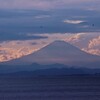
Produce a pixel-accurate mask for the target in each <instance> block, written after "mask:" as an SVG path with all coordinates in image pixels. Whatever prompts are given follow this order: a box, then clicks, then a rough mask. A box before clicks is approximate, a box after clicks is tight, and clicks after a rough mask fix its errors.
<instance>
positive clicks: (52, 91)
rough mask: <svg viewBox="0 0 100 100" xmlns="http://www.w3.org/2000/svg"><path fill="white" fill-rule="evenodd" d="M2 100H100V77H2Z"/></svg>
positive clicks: (0, 94) (0, 90)
mask: <svg viewBox="0 0 100 100" xmlns="http://www.w3.org/2000/svg"><path fill="white" fill-rule="evenodd" d="M0 100H100V76H95V75H83V76H82V75H70V76H30V77H26V76H25V77H21V76H19V77H16V76H15V77H14V76H0Z"/></svg>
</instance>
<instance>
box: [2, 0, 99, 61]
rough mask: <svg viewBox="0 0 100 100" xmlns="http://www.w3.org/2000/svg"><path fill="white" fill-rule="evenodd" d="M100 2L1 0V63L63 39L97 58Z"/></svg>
mask: <svg viewBox="0 0 100 100" xmlns="http://www.w3.org/2000/svg"><path fill="white" fill-rule="evenodd" d="M99 4H100V0H0V61H1V62H2V61H6V60H11V59H15V58H19V57H22V56H24V55H28V54H30V53H32V52H34V51H37V50H39V49H40V48H42V47H44V46H45V45H47V44H49V43H51V42H53V41H55V40H64V41H66V42H69V43H71V44H73V45H74V46H77V47H78V48H80V49H81V50H83V51H85V52H88V53H90V54H95V55H99V56H100V7H99Z"/></svg>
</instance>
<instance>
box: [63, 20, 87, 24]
mask: <svg viewBox="0 0 100 100" xmlns="http://www.w3.org/2000/svg"><path fill="white" fill-rule="evenodd" d="M63 22H64V23H68V24H80V23H83V22H85V21H82V20H64V21H63Z"/></svg>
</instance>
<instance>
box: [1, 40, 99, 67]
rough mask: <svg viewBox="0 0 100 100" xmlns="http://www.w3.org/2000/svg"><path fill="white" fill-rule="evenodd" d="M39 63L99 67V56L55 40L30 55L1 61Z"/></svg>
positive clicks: (26, 63) (8, 62)
mask: <svg viewBox="0 0 100 100" xmlns="http://www.w3.org/2000/svg"><path fill="white" fill-rule="evenodd" d="M33 63H38V64H41V65H49V64H56V63H59V64H64V65H68V66H77V67H90V68H91V67H100V56H95V55H91V54H88V53H86V52H84V51H81V50H80V49H78V48H77V47H75V46H73V45H71V44H69V43H67V42H64V41H55V42H53V43H51V44H49V45H47V46H45V47H43V48H42V49H40V50H38V51H36V52H35V53H32V54H30V55H27V56H24V57H21V58H19V59H15V60H11V61H7V62H4V63H1V64H2V65H32V64H33Z"/></svg>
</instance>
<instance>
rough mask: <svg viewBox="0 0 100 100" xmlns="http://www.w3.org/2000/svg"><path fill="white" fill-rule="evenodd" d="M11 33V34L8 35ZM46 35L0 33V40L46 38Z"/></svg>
mask: <svg viewBox="0 0 100 100" xmlns="http://www.w3.org/2000/svg"><path fill="white" fill-rule="evenodd" d="M8 34H9V35H8ZM45 38H48V37H46V36H39V35H34V34H33V35H31V34H28V33H26V34H25V33H15V34H14V33H0V41H11V40H22V41H23V40H33V39H38V40H39V39H45Z"/></svg>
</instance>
